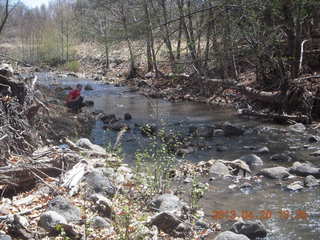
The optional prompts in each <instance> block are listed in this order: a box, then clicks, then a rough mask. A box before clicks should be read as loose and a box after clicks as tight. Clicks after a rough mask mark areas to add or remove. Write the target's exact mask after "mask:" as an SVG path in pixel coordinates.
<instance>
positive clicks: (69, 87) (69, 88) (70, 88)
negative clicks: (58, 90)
mask: <svg viewBox="0 0 320 240" xmlns="http://www.w3.org/2000/svg"><path fill="white" fill-rule="evenodd" d="M63 90H65V91H70V90H72V87H71V86H65V87H64V88H63Z"/></svg>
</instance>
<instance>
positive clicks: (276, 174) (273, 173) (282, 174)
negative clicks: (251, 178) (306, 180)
mask: <svg viewBox="0 0 320 240" xmlns="http://www.w3.org/2000/svg"><path fill="white" fill-rule="evenodd" d="M258 175H263V176H265V177H268V178H272V179H283V178H286V177H289V175H290V174H289V170H288V169H287V168H285V167H272V168H265V169H262V170H261V171H260V172H259V173H258Z"/></svg>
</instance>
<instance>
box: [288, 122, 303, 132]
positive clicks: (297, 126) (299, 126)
mask: <svg viewBox="0 0 320 240" xmlns="http://www.w3.org/2000/svg"><path fill="white" fill-rule="evenodd" d="M289 129H290V130H291V131H292V132H296V133H303V132H305V131H306V129H307V128H306V126H305V125H303V124H302V123H296V124H294V125H291V126H289Z"/></svg>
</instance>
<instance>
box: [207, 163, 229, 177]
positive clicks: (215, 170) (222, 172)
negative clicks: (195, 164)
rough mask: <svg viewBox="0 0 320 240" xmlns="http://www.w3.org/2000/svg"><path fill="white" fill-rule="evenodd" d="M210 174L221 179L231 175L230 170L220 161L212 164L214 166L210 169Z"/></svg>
mask: <svg viewBox="0 0 320 240" xmlns="http://www.w3.org/2000/svg"><path fill="white" fill-rule="evenodd" d="M209 173H210V174H213V175H217V176H221V177H224V176H230V175H231V173H230V170H229V168H228V167H227V166H226V165H225V164H223V163H222V162H219V161H216V162H214V163H213V164H212V166H211V167H210V169H209Z"/></svg>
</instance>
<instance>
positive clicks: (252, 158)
mask: <svg viewBox="0 0 320 240" xmlns="http://www.w3.org/2000/svg"><path fill="white" fill-rule="evenodd" d="M240 160H242V161H244V162H245V163H247V164H248V165H249V167H250V168H255V167H261V166H263V160H262V159H261V158H260V157H258V156H257V155H255V154H249V155H245V156H242V157H241V158H240Z"/></svg>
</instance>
